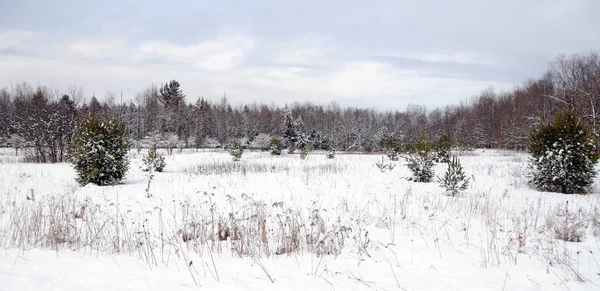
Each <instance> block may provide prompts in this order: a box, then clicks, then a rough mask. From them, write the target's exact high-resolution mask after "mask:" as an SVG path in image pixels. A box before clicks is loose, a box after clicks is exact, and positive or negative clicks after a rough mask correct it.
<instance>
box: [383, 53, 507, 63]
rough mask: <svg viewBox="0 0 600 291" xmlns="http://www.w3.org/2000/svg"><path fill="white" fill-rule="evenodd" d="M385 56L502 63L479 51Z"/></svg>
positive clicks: (450, 61) (445, 61)
mask: <svg viewBox="0 0 600 291" xmlns="http://www.w3.org/2000/svg"><path fill="white" fill-rule="evenodd" d="M383 56H390V57H399V58H407V59H413V60H419V61H425V62H432V63H458V64H472V65H488V66H494V65H498V64H500V60H499V59H497V58H496V57H493V56H490V55H486V54H483V53H478V52H464V51H451V52H405V53H399V54H398V53H397V54H384V55H383Z"/></svg>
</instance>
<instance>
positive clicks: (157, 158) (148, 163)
mask: <svg viewBox="0 0 600 291" xmlns="http://www.w3.org/2000/svg"><path fill="white" fill-rule="evenodd" d="M142 162H143V163H144V166H143V167H142V171H144V172H154V171H156V172H162V171H163V170H164V169H165V166H166V163H165V157H164V156H163V155H161V154H159V153H158V152H157V151H156V145H155V144H154V145H152V147H151V148H150V150H149V151H148V154H146V155H145V156H144V158H143V159H142Z"/></svg>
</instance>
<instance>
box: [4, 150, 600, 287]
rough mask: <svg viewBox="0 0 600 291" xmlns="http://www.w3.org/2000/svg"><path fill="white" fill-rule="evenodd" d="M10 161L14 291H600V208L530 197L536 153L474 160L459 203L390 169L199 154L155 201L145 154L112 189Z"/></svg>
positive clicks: (162, 186) (160, 177) (162, 180)
mask: <svg viewBox="0 0 600 291" xmlns="http://www.w3.org/2000/svg"><path fill="white" fill-rule="evenodd" d="M2 153H3V155H2V156H1V157H2V159H1V160H0V161H1V162H0V246H1V247H2V249H3V250H4V251H3V252H2V253H1V254H0V262H1V263H0V282H8V285H4V284H0V290H2V288H7V289H6V290H32V289H44V288H46V289H48V290H52V288H55V289H57V290H66V289H75V288H84V287H85V288H87V290H96V289H97V290H106V289H109V288H110V289H120V290H130V289H133V288H135V289H146V290H164V289H170V290H171V289H175V290H177V289H182V290H184V289H185V290H188V289H190V288H195V286H202V287H208V288H215V289H231V290H239V289H246V290H255V289H258V288H261V289H274V290H275V289H277V290H281V288H285V289H290V290H293V289H306V288H316V289H318V290H347V289H349V290H354V289H357V290H369V289H375V290H567V289H568V290H593V289H599V290H600V275H599V273H600V265H599V262H598V259H600V258H598V257H597V256H596V253H600V246H599V244H598V235H600V217H599V215H598V208H599V207H598V206H600V203H599V201H600V200H599V196H598V195H597V194H590V195H562V194H555V193H542V192H537V191H535V190H532V189H529V188H528V187H527V185H526V181H527V178H526V173H527V170H526V161H527V155H525V154H521V153H515V152H509V151H474V152H464V153H459V154H460V155H461V156H460V157H461V162H462V164H463V166H464V168H465V172H466V174H467V175H469V176H471V175H472V176H473V178H474V180H473V181H472V183H471V186H470V187H469V189H468V190H466V191H465V192H464V193H463V194H461V195H460V196H458V197H449V196H446V195H444V194H443V190H442V189H441V188H439V187H438V184H437V183H427V184H423V183H414V182H409V181H406V180H405V179H402V177H408V176H409V174H410V173H409V171H408V169H407V168H406V166H404V165H403V160H402V159H401V160H400V161H398V162H394V163H396V164H397V166H396V167H395V168H394V169H393V170H392V171H387V172H384V173H382V172H381V171H380V170H379V169H378V168H377V167H376V166H375V163H376V162H378V161H381V156H379V155H350V154H338V155H337V156H336V158H335V159H333V160H330V159H326V157H325V155H324V153H313V154H310V155H309V157H308V160H301V159H300V158H299V157H298V155H286V154H284V155H282V156H279V157H278V156H271V155H269V154H268V153H263V152H245V153H244V155H243V157H242V160H241V161H240V162H236V163H234V162H232V161H231V157H230V156H229V155H228V154H227V153H224V152H212V151H211V152H199V153H195V152H193V151H184V152H183V153H177V154H174V155H171V156H167V158H166V162H167V167H166V170H165V173H155V175H154V178H153V179H152V181H150V187H149V191H146V189H147V186H148V176H147V173H144V172H142V171H141V170H140V169H139V168H140V165H141V154H138V153H137V152H135V151H132V152H131V153H132V156H133V159H132V163H131V170H130V171H129V173H128V175H127V179H126V181H125V183H124V184H122V185H118V186H110V187H97V186H93V185H87V186H84V187H80V186H78V185H77V184H76V182H75V180H74V177H75V174H74V171H73V170H72V168H71V167H70V165H68V164H25V163H19V162H18V160H16V159H11V158H8V157H10V154H9V153H10V150H9V149H7V150H5V151H3V152H2ZM13 154H14V153H13ZM435 170H436V175H438V176H441V175H442V174H443V171H444V170H445V165H443V164H437V165H436V166H435ZM594 186H595V188H594V189H595V190H594V193H597V192H598V181H596V183H595V185H594ZM148 193H149V194H150V197H149V198H148V197H147V196H148ZM32 194H33V195H32ZM28 197H29V198H28ZM565 239H566V240H568V241H565ZM571 241H572V242H571ZM65 277H68V278H67V279H65ZM71 277H74V278H72V279H71ZM102 278H106V279H105V280H104V279H102ZM7 286H8V287H7Z"/></svg>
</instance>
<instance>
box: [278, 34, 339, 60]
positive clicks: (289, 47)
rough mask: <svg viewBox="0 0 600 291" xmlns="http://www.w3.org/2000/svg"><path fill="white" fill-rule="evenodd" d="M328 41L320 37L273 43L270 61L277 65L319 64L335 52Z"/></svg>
mask: <svg viewBox="0 0 600 291" xmlns="http://www.w3.org/2000/svg"><path fill="white" fill-rule="evenodd" d="M326 42H327V41H326V40H325V39H323V38H318V37H304V38H300V39H297V40H288V41H284V42H278V43H275V44H272V48H271V57H270V58H269V61H270V62H271V63H272V64H276V65H292V66H298V65H303V66H319V65H321V64H322V63H323V62H324V61H325V60H326V57H328V56H331V54H332V53H333V52H334V50H333V48H331V47H329V46H327V44H326Z"/></svg>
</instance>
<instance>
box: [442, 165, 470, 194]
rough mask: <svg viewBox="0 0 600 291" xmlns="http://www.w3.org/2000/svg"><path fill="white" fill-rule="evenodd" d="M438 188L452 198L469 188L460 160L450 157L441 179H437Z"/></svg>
mask: <svg viewBox="0 0 600 291" xmlns="http://www.w3.org/2000/svg"><path fill="white" fill-rule="evenodd" d="M438 182H439V183H440V187H442V188H444V189H445V190H446V192H447V193H448V194H450V195H452V196H456V194H458V193H459V192H460V191H462V190H465V189H467V187H469V178H467V176H466V175H465V171H464V170H463V167H462V165H461V164H460V160H459V159H458V158H457V157H452V160H450V161H449V162H448V169H447V170H446V173H445V174H444V177H443V178H440V177H438Z"/></svg>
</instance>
